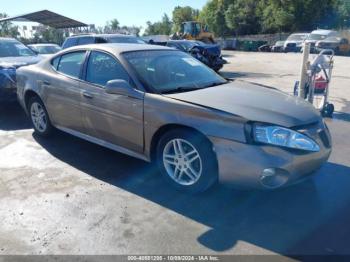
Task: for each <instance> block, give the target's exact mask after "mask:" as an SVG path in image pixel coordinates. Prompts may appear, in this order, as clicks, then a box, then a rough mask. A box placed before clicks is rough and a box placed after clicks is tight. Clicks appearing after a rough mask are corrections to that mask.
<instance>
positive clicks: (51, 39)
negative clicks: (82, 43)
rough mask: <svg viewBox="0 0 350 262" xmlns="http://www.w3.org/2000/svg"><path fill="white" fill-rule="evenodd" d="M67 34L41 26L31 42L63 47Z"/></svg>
mask: <svg viewBox="0 0 350 262" xmlns="http://www.w3.org/2000/svg"><path fill="white" fill-rule="evenodd" d="M64 38H65V34H64V31H63V30H60V29H55V28H52V27H46V26H41V27H38V30H37V31H36V32H35V34H34V37H33V39H31V42H33V43H55V44H58V45H61V44H62V43H63V42H64Z"/></svg>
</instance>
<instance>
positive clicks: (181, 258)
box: [128, 256, 219, 261]
mask: <svg viewBox="0 0 350 262" xmlns="http://www.w3.org/2000/svg"><path fill="white" fill-rule="evenodd" d="M128 261H219V258H218V257H216V256H128Z"/></svg>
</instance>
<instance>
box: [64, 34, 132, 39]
mask: <svg viewBox="0 0 350 262" xmlns="http://www.w3.org/2000/svg"><path fill="white" fill-rule="evenodd" d="M87 36H91V37H106V38H108V37H125V38H127V37H137V36H135V35H123V34H81V35H72V36H70V37H68V38H79V37H87Z"/></svg>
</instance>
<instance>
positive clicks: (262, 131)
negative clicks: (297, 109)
mask: <svg viewBox="0 0 350 262" xmlns="http://www.w3.org/2000/svg"><path fill="white" fill-rule="evenodd" d="M253 133H254V140H255V141H256V142H259V143H264V144H271V145H276V146H281V147H287V148H293V149H300V150H305V151H312V152H318V151H320V147H319V145H318V144H317V143H316V142H315V141H314V140H312V139H311V138H309V137H307V136H305V135H303V134H301V133H298V132H296V131H294V130H291V129H287V128H284V127H280V126H269V125H255V126H254V128H253Z"/></svg>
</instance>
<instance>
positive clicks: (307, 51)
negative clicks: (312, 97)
mask: <svg viewBox="0 0 350 262" xmlns="http://www.w3.org/2000/svg"><path fill="white" fill-rule="evenodd" d="M309 55H310V43H304V48H303V60H302V64H301V69H300V81H299V90H298V91H299V92H298V94H299V97H301V98H303V99H304V97H305V84H306V81H307V69H308V68H307V64H308V61H309Z"/></svg>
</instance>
